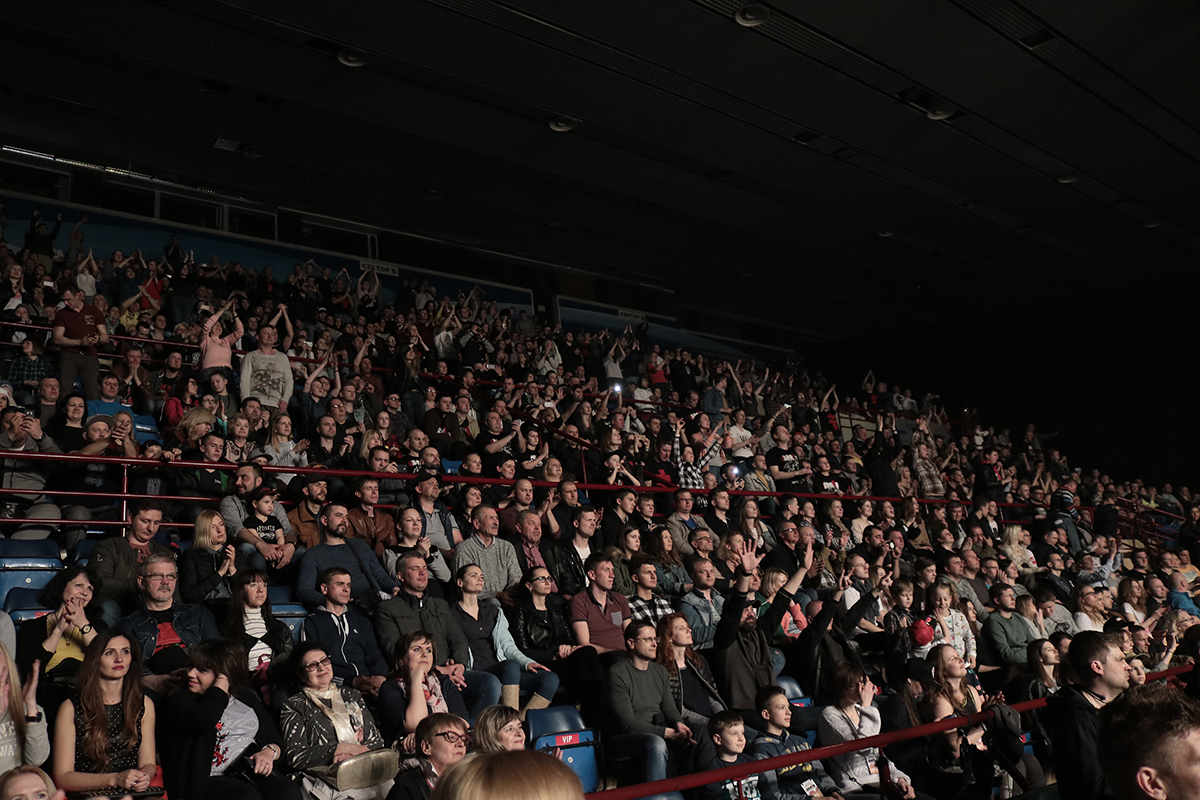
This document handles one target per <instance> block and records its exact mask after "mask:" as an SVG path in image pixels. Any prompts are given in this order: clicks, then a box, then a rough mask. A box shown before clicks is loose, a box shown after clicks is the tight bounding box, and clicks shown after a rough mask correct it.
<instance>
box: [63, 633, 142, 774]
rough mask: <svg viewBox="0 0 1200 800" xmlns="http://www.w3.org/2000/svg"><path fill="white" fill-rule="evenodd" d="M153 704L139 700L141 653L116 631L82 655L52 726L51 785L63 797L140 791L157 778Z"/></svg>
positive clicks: (102, 636) (99, 638) (134, 642)
mask: <svg viewBox="0 0 1200 800" xmlns="http://www.w3.org/2000/svg"><path fill="white" fill-rule="evenodd" d="M154 744H155V743H154V701H153V700H151V699H150V698H148V697H145V696H144V695H143V694H142V648H141V647H140V646H139V645H138V643H137V639H133V638H130V637H129V636H127V635H126V634H125V633H123V632H122V631H120V630H118V629H116V628H109V629H108V630H106V631H104V632H103V633H101V634H99V635H98V636H96V638H95V639H93V640H92V643H91V644H90V645H88V648H87V651H86V652H85V653H84V657H83V665H82V666H81V667H80V668H79V675H78V676H77V677H76V679H75V690H74V692H72V694H71V699H69V700H67V701H65V702H64V703H63V704H62V706H61V707H60V708H59V712H58V719H57V720H56V722H55V725H54V782H55V783H56V784H57V785H58V787H59V788H60V789H63V790H65V791H68V792H85V791H89V790H94V789H108V788H112V787H116V788H117V789H120V790H135V791H140V790H145V789H146V788H148V787H149V786H150V781H151V779H152V778H154V776H155V775H156V774H157V772H158V767H157V765H156V764H155V760H154V754H155V746H154Z"/></svg>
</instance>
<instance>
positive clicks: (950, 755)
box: [924, 644, 1046, 797]
mask: <svg viewBox="0 0 1200 800" xmlns="http://www.w3.org/2000/svg"><path fill="white" fill-rule="evenodd" d="M927 660H928V661H929V663H931V664H932V665H933V672H934V675H935V676H936V678H937V681H938V688H937V689H936V690H934V691H931V692H930V693H929V697H928V698H926V702H925V712H924V713H925V722H936V721H938V720H942V719H946V718H947V717H960V716H965V715H967V714H974V713H976V712H979V711H984V710H986V709H988V708H991V707H992V706H995V705H999V704H1000V703H1003V702H1004V697H1003V695H994V696H992V697H988V698H986V699H985V698H984V697H983V696H982V695H981V694H980V693H979V691H978V690H977V689H976V688H975V687H974V686H972V685H971V684H970V683H968V682H967V680H966V677H967V663H966V662H965V661H964V660H963V658H962V656H960V655H959V654H958V651H957V650H956V649H955V648H954V646H953V645H949V644H940V645H938V646H937V647H935V648H933V649H932V650H930V651H929V655H928V656H927ZM985 733H986V728H985V726H983V725H975V726H973V727H971V728H967V729H965V730H963V731H961V732H960V731H959V730H958V729H954V730H951V731H947V732H946V733H945V734H942V735H940V736H936V737H933V738H932V740H931V741H930V745H929V747H930V750H929V763H930V765H931V766H932V767H933V769H934V770H935V771H937V772H940V773H941V774H942V777H943V779H944V782H945V783H944V786H943V788H942V792H941V793H939V796H942V794H945V796H950V795H952V794H954V793H955V792H961V793H962V794H960V796H965V797H972V796H980V797H984V796H986V797H991V795H992V780H991V777H992V775H994V773H995V767H994V765H993V761H992V754H991V753H990V752H988V749H987V745H986V744H985V743H984V741H983V737H984V734H985ZM1017 769H1018V771H1020V772H1021V773H1022V774H1023V775H1025V777H1026V778H1028V780H1029V782H1030V783H1032V784H1033V785H1034V786H1044V785H1045V783H1046V776H1045V775H1043V774H1042V768H1041V766H1040V765H1039V764H1038V761H1037V759H1036V758H1034V757H1033V756H1032V755H1029V754H1028V753H1026V754H1023V755H1022V757H1021V761H1020V763H1019V765H1017ZM972 793H974V794H972Z"/></svg>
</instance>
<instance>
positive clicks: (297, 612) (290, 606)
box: [271, 603, 308, 642]
mask: <svg viewBox="0 0 1200 800" xmlns="http://www.w3.org/2000/svg"><path fill="white" fill-rule="evenodd" d="M271 612H272V613H273V614H274V615H275V617H276V618H277V619H278V620H279V621H280V622H282V623H283V624H284V625H287V626H288V630H290V631H291V632H292V639H293V640H295V641H297V642H298V641H300V626H301V625H303V624H304V618H305V617H307V616H308V611H307V610H305V608H304V606H302V605H297V604H294V603H281V604H279V605H272V606H271Z"/></svg>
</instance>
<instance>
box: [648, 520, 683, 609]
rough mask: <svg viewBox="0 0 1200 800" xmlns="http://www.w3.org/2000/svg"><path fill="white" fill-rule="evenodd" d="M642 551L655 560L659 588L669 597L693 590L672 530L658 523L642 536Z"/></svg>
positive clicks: (677, 596)
mask: <svg viewBox="0 0 1200 800" xmlns="http://www.w3.org/2000/svg"><path fill="white" fill-rule="evenodd" d="M642 552H643V553H645V554H646V555H648V556H650V558H651V559H653V560H654V566H655V567H657V568H658V588H659V589H661V590H662V591H663V593H664V594H666V595H667V597H670V598H679V597H683V596H684V595H685V594H687V593H688V592H690V591H691V590H692V579H691V577H690V576H689V575H688V573H687V570H686V569H684V567H683V559H681V558H680V557H679V553H678V552H676V550H675V540H674V539H672V538H671V530H670V529H669V528H667V527H666V526H665V525H658V526H655V527H653V528H651V529H650V532H649V533H647V534H646V535H645V536H644V537H642Z"/></svg>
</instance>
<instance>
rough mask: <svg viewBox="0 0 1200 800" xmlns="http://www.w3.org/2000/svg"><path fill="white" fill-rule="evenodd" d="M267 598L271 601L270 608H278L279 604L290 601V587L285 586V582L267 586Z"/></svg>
mask: <svg viewBox="0 0 1200 800" xmlns="http://www.w3.org/2000/svg"><path fill="white" fill-rule="evenodd" d="M267 599H268V600H270V601H271V608H272V610H274V609H276V608H278V607H279V606H280V605H286V604H288V603H291V602H292V587H290V586H287V585H286V584H282V585H276V586H268V587H267Z"/></svg>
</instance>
